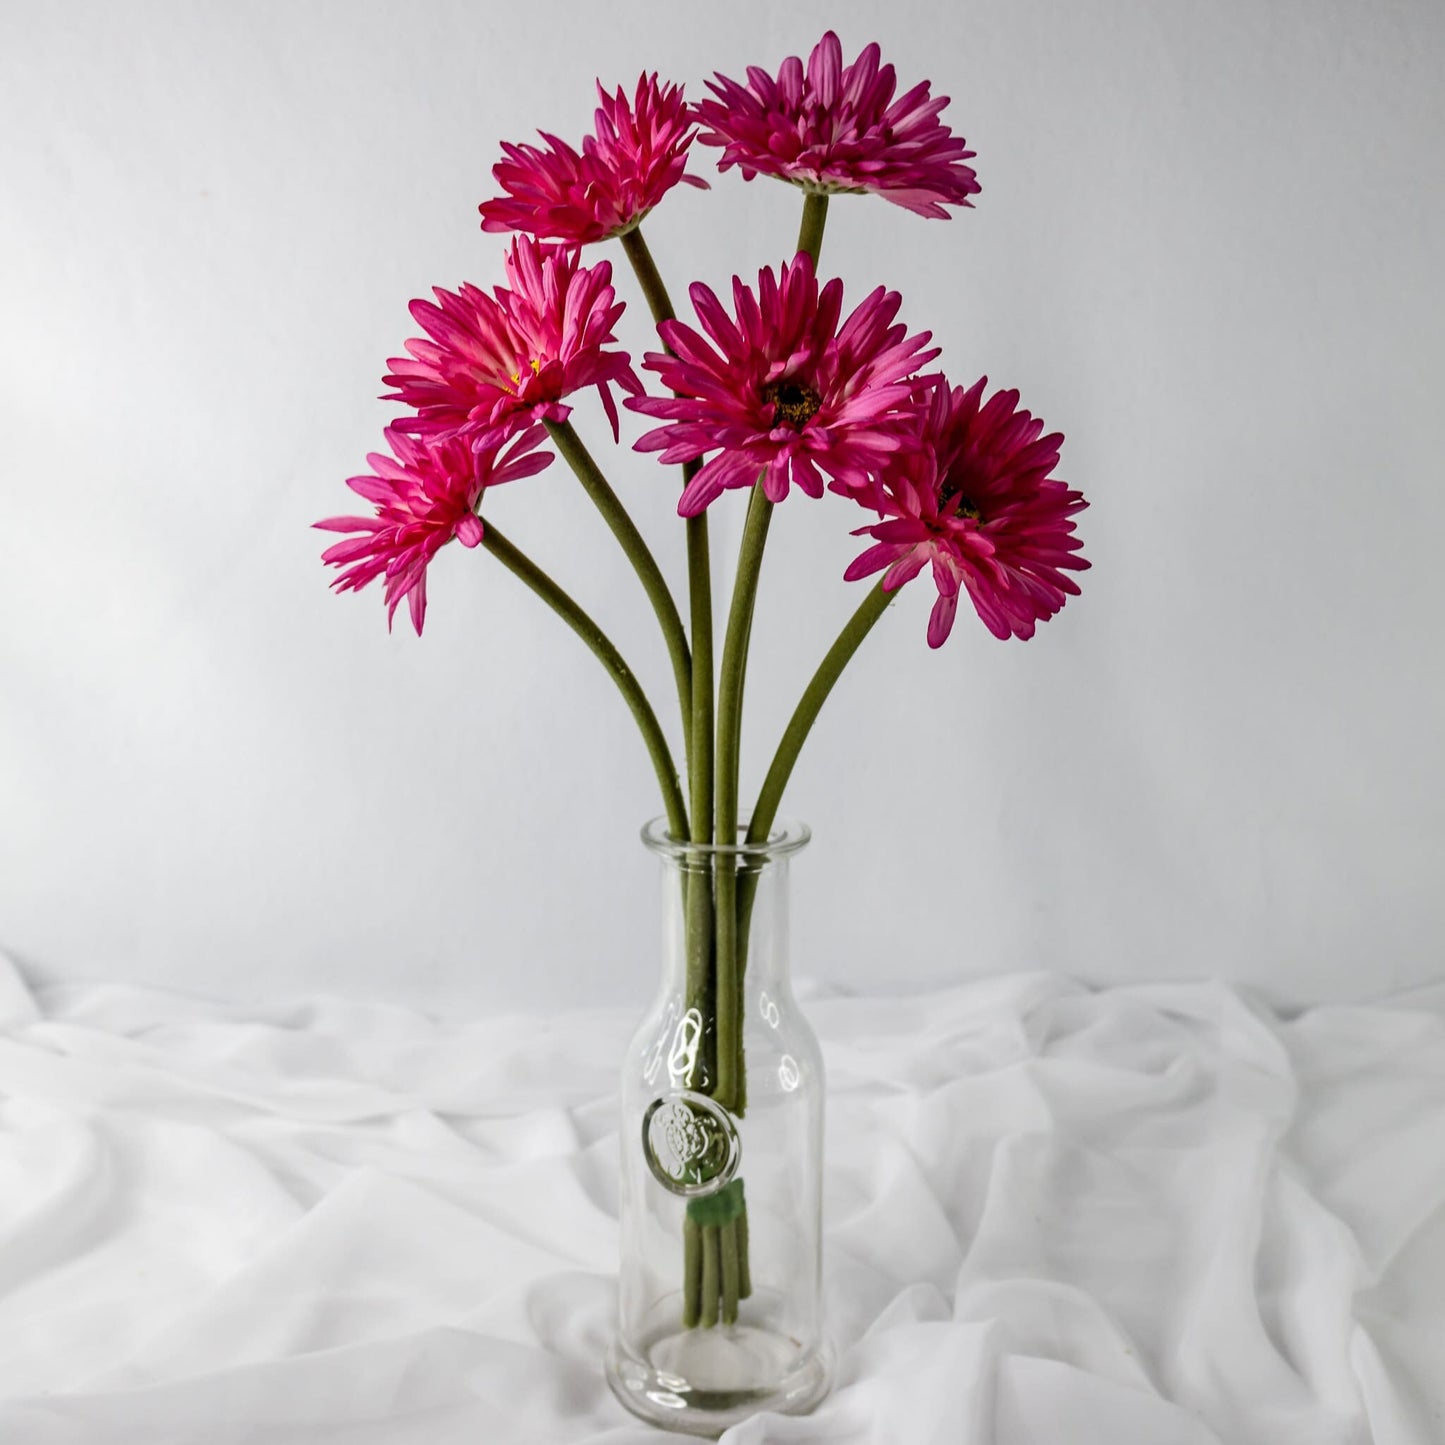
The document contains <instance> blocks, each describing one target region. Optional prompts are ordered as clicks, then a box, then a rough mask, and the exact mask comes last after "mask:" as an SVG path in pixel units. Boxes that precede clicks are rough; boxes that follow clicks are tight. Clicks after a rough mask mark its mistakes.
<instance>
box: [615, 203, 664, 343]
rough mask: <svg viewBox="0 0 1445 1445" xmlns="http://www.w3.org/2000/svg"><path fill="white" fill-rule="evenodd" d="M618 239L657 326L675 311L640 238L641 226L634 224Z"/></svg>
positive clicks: (649, 254)
mask: <svg viewBox="0 0 1445 1445" xmlns="http://www.w3.org/2000/svg"><path fill="white" fill-rule="evenodd" d="M619 239H620V240H621V241H622V249H623V250H624V251H625V252H626V253H627V259H628V261H629V262H631V264H632V272H633V275H635V276H636V277H637V284H638V285H639V286H640V287H641V288H642V295H643V299H644V300H645V301H646V302H647V308H648V310H649V311H651V312H652V319H653V320H654V321H655V322H657V323H658V325H659V326H660V325H661V324H662V323H663V322H664V321H671V320H673V319H674V318H675V316H676V314H677V313H676V312H675V311H673V309H672V301H671V299H670V298H669V297H668V294H667V287H666V286H664V285H663V284H662V275H661V273H660V272H659V271H658V269H657V263H656V262H655V261H654V260H653V259H652V252H651V251H649V250H648V249H647V242H646V241H644V240H643V239H642V227H641V226H634V227H633V228H632V230H630V231H628V232H626V233H625V234H624V235H623V236H621V237H620V238H619Z"/></svg>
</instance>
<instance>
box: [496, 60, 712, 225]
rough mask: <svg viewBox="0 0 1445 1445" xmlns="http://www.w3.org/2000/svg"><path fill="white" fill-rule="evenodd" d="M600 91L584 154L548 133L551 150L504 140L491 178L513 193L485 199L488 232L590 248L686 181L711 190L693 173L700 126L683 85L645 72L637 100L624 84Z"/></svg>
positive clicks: (637, 218) (634, 220) (546, 138)
mask: <svg viewBox="0 0 1445 1445" xmlns="http://www.w3.org/2000/svg"><path fill="white" fill-rule="evenodd" d="M597 95H598V98H599V99H600V101H601V105H600V106H599V108H598V110H597V112H596V126H595V129H594V131H593V134H592V135H589V136H587V137H586V139H584V140H583V142H582V153H581V154H580V155H579V154H578V153H577V152H576V151H575V150H573V149H572V147H571V146H569V145H568V144H567V143H566V142H565V141H560V140H558V139H557V137H556V136H554V135H548V134H547V133H546V132H545V131H543V132H541V135H542V139H543V140H544V141H545V142H546V149H545V150H543V149H541V148H540V147H538V146H530V145H512V144H510V143H508V142H507V141H503V142H502V155H503V157H504V159H502V160H501V161H499V162H498V163H497V164H496V165H495V166H493V167H492V177H493V179H494V180H495V181H496V182H497V184H498V185H499V186H501V188H502V190H503V191H504V192H505V193H506V194H504V195H501V196H498V197H497V198H496V199H495V200H491V201H483V202H482V204H481V206H480V207H479V208H478V209H479V210H480V211H481V213H482V230H484V231H527V232H530V233H531V234H532V235H534V236H538V237H545V238H551V239H552V240H556V241H562V242H565V243H566V244H567V245H569V246H585V245H587V244H588V242H591V241H602V240H605V239H606V238H607V237H608V236H620V235H622V234H623V233H624V232H625V231H630V230H632V229H633V227H634V226H636V225H638V223H639V222H641V220H642V218H643V217H644V216H646V215H647V213H648V212H649V211H650V210H652V208H653V207H654V206H656V205H657V203H658V202H659V201H660V200H661V199H662V198H663V196H665V195H666V194H667V193H668V191H670V190H671V189H672V188H673V187H674V186H675V185H676V184H677V183H678V182H679V181H686V182H687V184H688V185H690V186H698V187H700V188H701V189H703V190H706V189H707V182H706V181H704V180H700V179H699V178H698V177H697V176H690V175H688V174H686V166H687V149H688V146H690V145H691V144H692V139H693V136H694V135H696V134H697V132H696V130H695V128H694V122H693V119H692V116H691V115H690V114H689V112H688V108H687V106H686V105H685V104H684V102H683V99H682V87H681V86H679V85H659V84H658V83H657V76H656V75H644V76H642V78H641V79H640V80H639V81H638V82H637V92H636V94H635V95H634V96H633V99H632V102H631V103H630V104H629V103H628V100H627V97H626V95H625V94H624V93H623V91H622V90H621V88H620V87H619V89H618V91H617V94H616V95H608V94H607V92H606V91H605V90H603V89H602V85H601V83H600V82H599V83H598V86H597Z"/></svg>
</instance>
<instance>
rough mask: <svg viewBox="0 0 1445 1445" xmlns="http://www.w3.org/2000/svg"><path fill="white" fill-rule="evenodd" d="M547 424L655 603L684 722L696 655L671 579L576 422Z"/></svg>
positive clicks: (689, 704)
mask: <svg viewBox="0 0 1445 1445" xmlns="http://www.w3.org/2000/svg"><path fill="white" fill-rule="evenodd" d="M543 425H544V426H545V427H546V428H547V435H548V436H549V437H551V438H552V443H553V445H554V446H555V447H556V448H557V450H558V452H560V453H561V455H562V458H563V460H565V461H566V463H567V465H568V466H569V467H571V468H572V470H573V471H574V472H575V473H576V474H577V480H578V481H579V482H581V483H582V488H583V490H584V491H585V492H586V493H587V495H588V496H589V497H591V499H592V501H593V504H594V505H595V506H596V508H597V510H598V511H599V512H601V513H602V517H603V520H604V521H605V522H606V523H607V525H608V526H609V527H610V528H611V529H612V535H613V536H614V537H616V538H617V540H618V542H620V543H621V544H622V550H623V551H624V552H625V553H626V554H627V560H628V561H629V562H631V563H632V566H633V569H634V570H635V571H636V573H637V575H638V577H639V578H640V579H641V582H642V586H643V590H644V591H645V592H646V593H647V599H648V601H649V602H651V603H652V610H653V611H654V612H655V613H656V614H657V620H658V622H659V623H660V624H661V625H662V635H663V637H664V639H665V640H666V642H667V651H668V655H669V656H670V657H671V658H672V674H673V679H674V681H675V682H676V684H677V701H678V706H679V708H680V709H681V711H682V716H683V717H684V718H688V717H691V716H692V655H691V653H690V652H689V651H688V646H687V634H686V633H685V632H684V631H683V630H682V618H681V617H680V616H678V612H677V603H675V602H674V601H673V600H672V593H671V591H670V590H669V589H668V585H667V579H666V578H665V577H664V576H663V575H662V569H661V568H660V567H659V566H658V565H657V559H656V558H655V557H654V556H653V555H652V552H651V551H650V550H649V548H648V545H647V543H646V542H645V541H644V540H643V536H642V533H641V532H639V531H638V530H637V526H636V524H635V523H634V522H633V520H632V518H631V517H630V516H628V514H627V509H626V508H625V507H624V506H623V505H622V501H621V499H620V498H619V497H618V495H617V493H616V492H614V491H613V490H612V488H611V487H610V486H609V485H608V482H607V478H606V477H604V476H603V475H602V470H601V468H600V467H598V465H597V463H596V462H595V461H593V460H592V454H591V453H590V452H589V451H588V450H587V448H586V447H585V446H583V445H582V438H581V437H579V436H578V435H577V433H576V431H575V430H574V429H573V427H572V423H571V422H570V421H563V422H556V421H548V422H544V423H543ZM686 836H687V834H686V833H685V832H683V833H679V834H678V837H680V838H685V837H686Z"/></svg>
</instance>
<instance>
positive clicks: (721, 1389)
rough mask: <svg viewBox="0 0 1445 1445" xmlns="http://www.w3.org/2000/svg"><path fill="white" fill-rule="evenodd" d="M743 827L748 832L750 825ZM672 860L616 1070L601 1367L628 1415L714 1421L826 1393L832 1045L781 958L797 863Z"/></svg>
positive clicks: (691, 851)
mask: <svg viewBox="0 0 1445 1445" xmlns="http://www.w3.org/2000/svg"><path fill="white" fill-rule="evenodd" d="M739 836H743V834H742V831H741V830H740V833H739ZM642 838H643V842H644V843H645V844H646V845H647V847H648V848H649V849H651V851H652V852H653V853H654V854H656V855H657V857H658V858H659V859H660V861H661V865H662V980H661V987H660V988H659V990H658V994H657V998H656V999H655V1001H654V1002H653V1005H652V1007H651V1009H650V1010H649V1011H648V1013H647V1016H646V1018H645V1019H644V1020H643V1022H642V1025H641V1027H640V1028H639V1029H638V1031H637V1033H636V1035H635V1036H634V1038H633V1041H632V1045H631V1047H630V1049H629V1051H628V1054H627V1059H626V1062H625V1064H624V1066H623V1072H622V1130H621V1137H622V1173H621V1191H620V1211H621V1230H622V1240H621V1244H622V1258H621V1281H620V1285H621V1287H620V1292H619V1301H618V1325H617V1333H616V1336H615V1337H614V1339H613V1342H612V1347H611V1349H610V1351H609V1353H608V1359H607V1378H608V1382H609V1383H610V1385H611V1386H612V1389H613V1391H614V1392H615V1393H616V1395H617V1397H618V1399H619V1400H621V1401H622V1403H623V1404H624V1405H625V1406H626V1407H627V1408H628V1409H629V1410H631V1411H632V1412H633V1413H634V1414H636V1415H639V1416H641V1417H642V1418H643V1419H645V1420H649V1421H651V1422H653V1423H654V1424H657V1425H662V1426H665V1427H666V1428H668V1429H671V1430H681V1431H686V1432H688V1433H691V1434H695V1435H704V1436H717V1435H719V1434H721V1433H722V1431H723V1430H725V1429H727V1428H728V1427H729V1426H731V1425H734V1424H737V1423H738V1422H739V1421H740V1420H744V1419H746V1418H747V1417H748V1416H749V1415H753V1414H756V1413H757V1412H759V1411H761V1410H779V1411H787V1412H789V1413H799V1412H802V1411H805V1410H808V1409H811V1408H812V1406H813V1405H815V1404H816V1403H817V1402H818V1401H819V1400H820V1399H822V1397H823V1396H824V1395H825V1394H826V1393H827V1390H828V1384H829V1378H830V1373H831V1364H832V1361H831V1354H830V1351H829V1348H828V1345H827V1342H826V1339H825V1335H824V1330H823V1317H822V1296H821V1285H822V1274H821V1246H822V1155H823V1060H822V1055H821V1052H820V1051H819V1048H818V1041H817V1038H816V1036H815V1035H814V1033H813V1031H812V1029H811V1028H810V1027H809V1026H808V1024H807V1022H806V1020H805V1019H804V1018H803V1016H802V1014H801V1013H800V1011H799V1009H798V1006H797V1003H796V1002H795V1000H794V998H793V991H792V984H791V980H790V978H789V973H788V862H789V859H790V858H791V857H792V856H793V854H795V853H796V852H798V850H799V849H801V848H802V847H804V846H805V845H806V843H807V842H808V838H809V833H808V830H807V828H805V827H803V826H801V825H799V824H780V825H779V826H778V827H777V828H775V830H774V832H773V835H772V836H771V837H770V838H769V840H768V842H767V843H766V844H759V845H756V846H750V845H746V844H740V845H737V846H731V847H723V846H708V845H700V844H690V843H678V842H676V841H674V840H673V839H672V838H670V837H669V836H668V834H667V828H666V824H665V821H664V820H662V819H657V820H654V821H653V822H652V823H649V824H648V825H647V827H646V828H644V829H643V832H642Z"/></svg>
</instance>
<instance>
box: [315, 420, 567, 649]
mask: <svg viewBox="0 0 1445 1445" xmlns="http://www.w3.org/2000/svg"><path fill="white" fill-rule="evenodd" d="M386 440H387V443H388V444H389V445H390V447H391V450H392V452H393V453H394V456H390V457H388V456H385V455H383V454H382V453H381V452H372V453H371V455H370V456H368V457H367V459H366V461H367V465H368V466H370V467H371V472H370V474H369V475H367V476H364V477H351V478H349V479H348V480H347V483H346V485H347V486H348V487H350V488H351V490H352V491H353V492H355V493H357V495H358V496H362V497H365V498H366V500H367V501H368V502H371V503H373V504H374V505H375V507H376V515H375V516H374V517H328V518H327V519H326V520H325V521H324V522H317V523H316V524H315V525H316V526H318V527H319V528H321V530H322V531H325V532H354V533H356V534H357V535H356V536H354V537H351V538H350V539H349V540H347V541H345V542H337V543H336V544H335V546H332V547H328V548H327V549H326V551H325V552H323V553H322V554H321V560H322V561H323V562H325V563H327V564H328V565H330V566H332V567H341V568H344V569H345V570H344V571H343V572H342V573H341V575H340V576H339V577H337V578H336V579H335V580H334V581H333V582H332V584H331V585H332V586H333V587H334V588H335V589H336V590H337V591H338V592H354V591H356V590H358V589H359V588H362V587H365V586H366V585H367V583H368V582H371V581H372V580H373V579H374V578H377V577H385V578H386V582H385V595H386V625H387V629H388V630H390V628H391V619H392V617H393V615H394V614H395V612H396V609H397V604H398V603H399V602H400V601H401V599H402V598H403V597H405V598H406V599H407V601H408V603H409V605H410V609H411V624H412V626H413V627H414V628H416V634H417V636H418V637H420V636H421V629H422V624H423V622H425V620H426V569H427V567H428V566H429V565H430V563H431V560H432V558H433V557H435V556H436V554H437V553H438V552H439V551H441V549H442V548H443V547H444V546H446V544H447V543H448V542H450V541H451V540H452V538H453V537H455V538H456V539H457V541H458V542H460V543H461V544H462V546H463V547H475V546H476V545H477V543H478V542H480V541H481V540H482V519H481V518H480V517H479V516H477V510H476V509H477V506H478V504H479V503H480V502H481V499H482V493H483V492H485V491H486V489H487V488H488V487H498V486H501V484H502V483H503V482H514V481H516V480H517V478H518V477H530V476H535V475H536V473H538V472H540V471H541V470H542V469H543V467H546V466H548V465H550V464H551V461H552V453H551V452H539V451H537V450H536V448H537V447H539V446H540V445H542V443H544V442H545V441H546V440H547V433H546V432H545V431H544V430H543V428H542V427H540V426H534V427H529V428H528V429H527V430H525V431H523V432H521V433H519V434H518V435H516V436H514V437H512V438H511V440H510V441H506V440H502V441H498V442H491V443H487V444H486V445H483V446H481V447H474V446H473V445H472V443H471V441H470V440H468V439H467V438H465V437H459V436H452V437H442V438H434V437H412V436H407V435H406V433H405V432H401V431H398V430H397V429H396V428H395V427H388V428H387V432H386Z"/></svg>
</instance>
